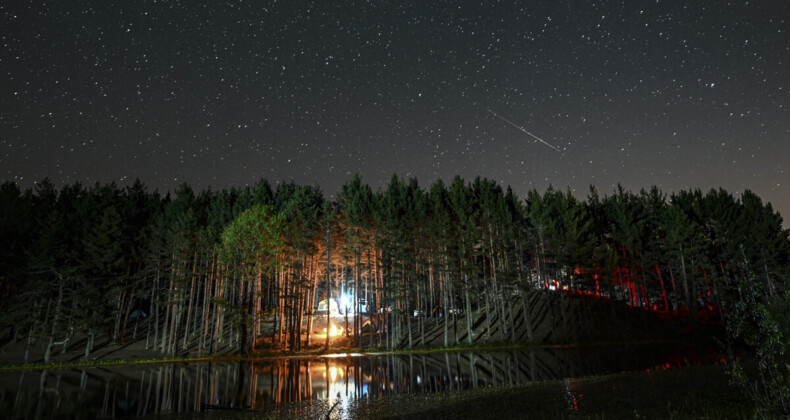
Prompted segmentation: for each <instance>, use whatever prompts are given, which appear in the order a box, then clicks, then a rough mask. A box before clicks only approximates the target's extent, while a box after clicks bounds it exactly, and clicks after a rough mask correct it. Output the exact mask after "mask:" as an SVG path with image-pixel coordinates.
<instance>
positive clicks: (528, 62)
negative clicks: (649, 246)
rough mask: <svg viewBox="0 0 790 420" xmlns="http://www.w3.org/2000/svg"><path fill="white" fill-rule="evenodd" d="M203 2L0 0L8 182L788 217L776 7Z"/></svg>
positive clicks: (787, 79)
mask: <svg viewBox="0 0 790 420" xmlns="http://www.w3.org/2000/svg"><path fill="white" fill-rule="evenodd" d="M203 3H206V4H203V5H200V4H198V2H189V1H182V2H178V1H142V0H139V1H116V2H113V1H108V0H99V1H51V2H42V1H35V2H32V1H9V2H3V3H2V4H0V11H1V12H2V21H0V35H1V36H2V47H1V49H0V60H1V61H0V72H1V73H2V79H3V82H2V84H0V180H13V181H17V182H19V184H20V185H21V186H23V187H30V186H32V185H34V183H35V182H36V181H39V180H41V179H42V178H44V177H50V178H51V179H52V180H53V181H54V182H55V183H56V185H62V183H66V182H68V183H72V182H76V181H79V182H82V183H83V184H87V185H91V184H93V183H94V182H97V181H98V182H101V183H106V182H111V181H116V182H117V183H118V184H120V185H127V184H129V183H131V182H132V181H133V180H134V179H135V178H140V179H141V180H142V181H143V182H145V184H146V185H147V186H148V187H149V189H151V190H153V189H158V190H159V191H162V192H164V191H167V190H172V189H174V188H175V187H176V186H177V185H179V184H181V183H183V182H187V183H189V184H190V185H191V186H192V187H193V188H196V189H203V188H206V187H208V186H212V187H213V188H215V189H216V188H222V187H228V186H241V185H245V184H252V183H255V182H256V181H257V180H259V179H260V178H262V177H264V178H267V179H269V181H270V182H272V183H276V182H278V181H283V180H284V181H290V180H294V181H296V182H297V183H301V184H314V183H318V184H319V185H320V186H321V187H322V189H323V190H324V191H325V192H326V194H327V196H331V195H333V194H334V193H336V192H337V190H338V189H339V186H340V185H342V184H343V183H344V182H345V181H347V180H348V179H349V178H350V177H351V175H352V174H353V173H355V172H358V173H360V174H362V175H363V179H364V180H365V181H366V182H367V183H369V184H370V185H372V186H373V187H374V188H378V187H383V186H384V185H386V183H387V182H388V181H389V178H390V177H391V176H392V174H393V173H396V174H398V175H400V176H402V177H417V178H418V179H419V181H420V183H421V185H423V186H428V185H429V184H430V183H431V182H432V181H433V180H435V179H436V178H439V177H441V178H443V179H444V180H445V181H449V180H451V179H452V177H453V176H454V175H456V174H460V175H462V176H463V177H465V178H467V179H470V180H471V178H473V177H474V176H476V175H480V176H484V177H488V178H491V179H495V180H498V181H501V182H502V184H503V185H511V186H512V187H513V188H514V190H515V192H516V193H517V194H519V195H521V196H524V195H525V193H526V191H527V190H529V189H531V188H537V189H538V190H539V191H541V192H542V191H543V190H545V189H546V188H547V187H548V186H549V185H550V184H551V185H553V186H554V187H555V188H559V189H563V190H564V189H565V188H570V189H571V190H572V191H574V193H575V194H576V195H577V196H579V197H580V198H585V197H586V195H587V192H588V188H589V185H590V184H594V185H596V186H597V187H598V189H599V192H601V193H602V194H609V193H611V192H612V191H613V189H614V186H615V185H616V184H617V183H618V182H619V183H621V184H622V185H623V186H624V187H625V188H627V189H631V190H634V191H637V190H639V189H640V188H643V187H644V188H648V187H650V186H651V185H657V186H658V187H659V188H661V189H662V190H664V191H665V192H672V191H675V190H678V189H688V188H701V189H703V190H707V189H709V188H711V187H716V188H718V187H723V188H725V189H727V190H728V191H730V192H732V193H735V194H739V193H740V192H742V191H743V190H745V189H751V190H753V191H754V192H756V193H757V194H759V195H760V196H761V197H762V198H763V199H764V200H766V201H769V202H771V203H773V205H774V208H775V209H777V210H779V211H780V212H781V213H782V214H783V216H784V218H785V219H788V218H789V217H790V111H789V110H788V107H790V34H788V30H790V2H788V1H786V0H768V1H754V2H732V3H726V2H724V1H675V2H673V1H663V0H662V1H649V2H648V1H631V0H629V1H625V2H607V1H604V2H582V1H541V2H538V1H532V2H504V1H503V2H489V1H482V2H469V1H459V2H413V4H410V3H411V2H404V1H371V2H350V1H317V2H300V1H282V2H252V1H233V2H222V3H221V2H214V1H211V2H203ZM423 3H440V4H428V5H426V4H423ZM516 126H518V127H520V128H521V129H519V128H517V127H516ZM522 129H523V130H525V131H527V132H529V133H531V134H532V135H534V136H535V137H537V138H539V139H541V141H538V140H537V139H536V138H535V137H532V136H531V135H528V134H527V133H526V132H525V131H522ZM544 142H545V143H544ZM554 148H557V149H558V150H554ZM785 223H786V224H787V221H786V222H785Z"/></svg>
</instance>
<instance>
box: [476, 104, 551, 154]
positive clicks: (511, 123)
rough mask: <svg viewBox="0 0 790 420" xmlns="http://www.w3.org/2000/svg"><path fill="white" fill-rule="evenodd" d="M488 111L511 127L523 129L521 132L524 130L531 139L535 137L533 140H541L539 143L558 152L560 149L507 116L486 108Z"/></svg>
mask: <svg viewBox="0 0 790 420" xmlns="http://www.w3.org/2000/svg"><path fill="white" fill-rule="evenodd" d="M488 112H490V113H491V114H492V115H493V116H495V117H497V118H499V119H500V120H502V121H504V122H506V123H508V124H510V125H512V126H513V127H516V128H518V129H519V130H521V131H523V132H525V133H527V134H528V135H529V136H530V137H532V138H533V139H535V140H537V141H539V142H541V143H543V144H545V145H546V146H549V147H551V148H552V149H554V150H556V151H558V152H559V151H560V149H558V148H556V147H554V146H552V145H550V144H548V143H546V142H545V141H544V140H543V139H542V138H540V137H538V136H536V135H534V134H532V133H530V132H529V131H527V130H525V129H523V128H521V127H519V126H518V125H516V124H515V123H513V122H512V121H510V120H508V119H507V118H505V117H503V116H501V115H499V114H497V113H496V112H494V111H492V110H490V109H489V110H488Z"/></svg>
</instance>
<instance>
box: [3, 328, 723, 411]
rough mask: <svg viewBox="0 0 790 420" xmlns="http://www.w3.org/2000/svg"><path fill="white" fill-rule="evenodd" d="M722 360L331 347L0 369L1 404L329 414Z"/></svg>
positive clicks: (641, 350) (665, 354) (623, 351)
mask: <svg viewBox="0 0 790 420" xmlns="http://www.w3.org/2000/svg"><path fill="white" fill-rule="evenodd" d="M722 361H723V359H722V358H721V356H720V355H719V354H718V353H717V352H716V351H715V348H714V347H713V346H704V347H693V346H685V345H666V344H662V345H640V346H595V347H541V348H530V349H513V350H500V351H450V352H440V353H436V352H434V353H411V354H382V355H361V354H336V355H327V356H321V357H288V358H277V359H263V360H247V361H243V362H227V361H218V362H204V363H167V364H148V365H135V366H112V367H101V368H98V367H97V368H85V369H65V370H46V371H27V372H12V373H2V374H0V408H2V410H3V411H2V417H5V418H40V419H49V418H93V417H110V418H118V417H120V418H124V417H126V418H128V417H142V416H152V415H163V414H166V415H172V414H177V413H187V414H189V413H192V414H196V412H214V413H217V412H245V413H248V412H253V413H256V412H257V413H261V414H262V413H267V412H268V413H271V412H275V411H277V410H280V409H281V408H282V407H287V406H293V405H294V404H296V405H298V404H302V405H304V404H308V405H309V404H311V403H313V402H315V403H320V404H318V405H317V406H316V407H317V408H314V410H319V412H320V411H321V410H324V411H328V409H330V408H332V407H335V409H334V410H335V411H334V414H333V417H338V416H339V418H342V417H343V413H344V412H347V411H344V410H345V408H346V407H347V405H348V404H349V403H350V402H353V401H355V400H361V399H364V400H367V401H372V400H376V399H387V398H391V397H394V396H398V395H402V394H431V393H438V392H443V391H459V390H471V389H477V388H487V387H501V386H508V385H516V384H524V383H531V382H541V381H550V380H557V379H566V378H583V377H589V376H592V375H601V374H607V373H614V372H653V371H657V370H665V369H674V368H683V367H685V366H693V365H705V364H715V363H721V362H722ZM571 397H573V396H572V395H571ZM569 401H572V398H571V400H569ZM569 404H572V402H570V403H569Z"/></svg>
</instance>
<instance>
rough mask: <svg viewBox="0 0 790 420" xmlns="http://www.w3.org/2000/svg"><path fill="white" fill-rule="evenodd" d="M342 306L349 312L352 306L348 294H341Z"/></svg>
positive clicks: (345, 311)
mask: <svg viewBox="0 0 790 420" xmlns="http://www.w3.org/2000/svg"><path fill="white" fill-rule="evenodd" d="M340 307H341V308H343V312H344V313H348V310H349V309H350V308H351V298H350V297H348V295H347V294H342V295H340Z"/></svg>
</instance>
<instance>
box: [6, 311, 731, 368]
mask: <svg viewBox="0 0 790 420" xmlns="http://www.w3.org/2000/svg"><path fill="white" fill-rule="evenodd" d="M629 311H634V312H633V316H626V317H625V318H633V320H632V321H631V322H628V320H624V319H623V317H622V316H621V315H622V314H621V315H617V316H615V315H614V314H613V313H610V311H608V310H598V311H594V316H595V317H596V318H599V319H598V320H597V321H596V323H599V324H608V323H613V322H615V321H616V322H618V326H617V331H618V334H617V337H612V336H611V335H602V336H601V338H600V339H599V340H598V341H597V342H596V341H595V340H593V342H589V341H587V342H584V343H578V344H588V345H589V344H602V343H607V344H614V343H633V342H642V343H643V342H647V341H651V340H655V341H671V340H684V339H689V337H690V335H689V334H690V332H691V330H690V327H689V325H690V324H689V323H688V322H677V320H670V321H665V320H661V319H659V318H657V317H655V316H648V311H644V310H640V309H629ZM481 315H484V314H483V313H482V312H478V314H477V315H475V316H477V317H480V316H481ZM646 317H647V322H646V321H645V318H646ZM614 318H617V319H616V320H615V319H614ZM423 319H424V320H425V322H426V323H427V324H428V325H432V324H435V325H434V331H439V325H440V324H441V323H443V320H441V319H433V318H423ZM479 319H485V318H484V317H483V318H479ZM640 319H641V320H640ZM273 321H274V320H273V319H265V320H264V323H263V325H264V331H263V338H260V339H259V340H258V341H257V342H256V349H255V351H254V352H253V354H252V357H255V358H266V357H288V356H313V355H319V354H324V353H352V352H363V353H370V352H377V353H379V352H385V351H386V350H387V347H386V345H380V341H379V336H378V335H377V334H374V335H373V336H372V340H373V345H372V346H371V345H370V340H371V336H370V335H369V333H367V332H364V331H363V336H362V340H361V342H362V343H361V344H362V345H361V346H358V345H357V338H356V337H355V336H350V337H346V336H340V337H333V338H332V339H331V342H330V348H329V350H328V351H325V346H324V343H325V341H324V337H325V336H323V335H317V336H313V337H311V340H310V344H309V345H306V344H305V345H302V346H301V348H299V349H287V348H285V346H283V345H282V344H279V343H274V342H273V341H272V338H271V337H272V336H273V326H274V322H273ZM412 322H416V321H414V319H413V321H412ZM456 322H457V323H458V324H457V328H458V330H459V331H461V330H464V331H465V328H466V327H465V325H466V324H465V321H464V319H463V317H459V319H458V320H457V321H456ZM538 327H539V328H536V332H535V336H536V337H538V336H541V335H542V334H545V331H543V330H546V331H549V330H550V329H551V328H552V327H551V326H550V325H549V324H548V323H547V322H544V323H542V324H540V325H539V326H538ZM133 331H134V330H133V328H130V329H129V331H128V332H127V333H126V334H125V337H124V339H123V340H120V339H119V340H118V343H117V344H113V343H112V342H111V337H109V336H108V334H100V335H97V337H96V339H95V345H94V348H93V350H92V351H91V352H90V354H89V356H88V359H87V360H85V344H86V342H87V336H85V335H80V334H78V333H75V334H74V337H73V338H72V340H71V342H70V344H69V348H68V349H67V351H65V352H63V351H62V350H63V346H62V345H56V346H54V347H53V348H52V363H53V365H55V366H57V365H60V366H63V367H68V366H71V365H77V364H79V365H106V364H135V363H156V362H167V361H174V360H180V361H190V360H207V359H239V358H240V356H239V351H238V348H237V347H236V346H234V347H230V346H228V344H227V343H222V344H220V345H219V346H218V351H217V352H216V353H213V354H207V351H206V350H207V349H206V350H204V351H202V352H200V353H199V352H198V351H197V347H198V346H197V342H195V341H194V340H193V341H191V342H189V343H188V344H189V345H188V346H187V348H186V350H184V349H183V348H182V343H181V342H180V343H179V345H178V349H177V351H176V352H175V353H174V354H163V353H161V352H158V351H155V350H154V349H153V337H152V334H151V335H149V329H148V322H145V321H144V322H141V323H140V325H138V328H137V332H136V334H134V332H133ZM413 331H414V330H413ZM721 331H722V329H721V328H720V326H710V325H709V326H706V327H704V328H701V329H700V330H699V331H697V333H698V335H702V336H704V337H711V336H714V335H716V334H717V333H720V332H721ZM435 335H436V334H435ZM473 336H474V337H479V339H478V340H475V342H474V343H472V344H470V343H468V341H467V340H463V339H461V340H459V341H458V343H456V342H455V340H452V339H451V341H450V342H449V343H448V344H449V345H448V346H444V342H443V340H441V339H440V338H439V337H438V336H436V337H434V340H433V341H431V342H428V341H427V340H426V342H425V344H424V345H423V344H422V343H421V340H420V335H419V334H415V333H413V337H412V339H413V343H412V344H413V347H414V348H413V349H412V350H408V349H406V348H404V347H406V346H404V345H403V344H404V341H405V339H404V340H402V341H401V345H399V346H396V351H398V352H401V351H432V350H439V349H445V350H446V349H451V348H457V347H461V348H465V349H468V348H486V349H494V348H501V347H513V346H519V347H523V346H530V345H537V346H540V345H551V344H554V345H556V344H568V343H556V342H555V343H551V342H540V341H536V342H533V343H529V342H523V341H519V342H517V343H512V342H509V341H508V340H502V339H501V338H499V339H497V338H493V337H491V338H486V322H478V323H477V326H476V327H475V328H474V333H473ZM302 338H303V339H304V338H306V337H302ZM697 338H703V337H697ZM45 349H46V341H45V339H43V338H41V339H39V340H37V341H35V342H33V343H32V344H30V345H28V343H27V340H26V339H20V340H18V341H15V340H14V337H13V332H12V330H11V329H10V328H6V329H3V330H0V370H8V369H40V368H42V367H43V366H42V365H43V362H44V353H45ZM26 353H27V356H26Z"/></svg>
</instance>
